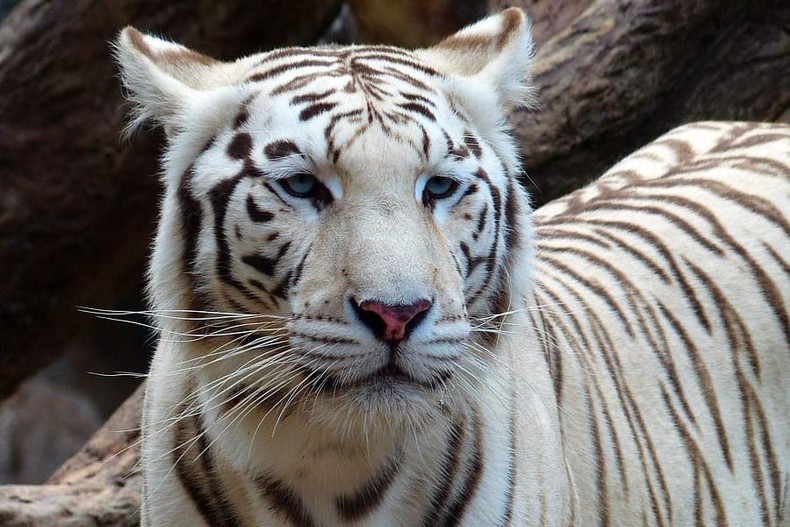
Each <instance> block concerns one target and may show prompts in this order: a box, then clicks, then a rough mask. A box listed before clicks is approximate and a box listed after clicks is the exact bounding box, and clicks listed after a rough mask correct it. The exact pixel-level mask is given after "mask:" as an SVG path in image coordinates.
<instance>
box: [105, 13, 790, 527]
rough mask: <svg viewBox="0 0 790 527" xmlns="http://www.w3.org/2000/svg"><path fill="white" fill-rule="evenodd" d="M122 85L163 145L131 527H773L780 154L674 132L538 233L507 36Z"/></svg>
mask: <svg viewBox="0 0 790 527" xmlns="http://www.w3.org/2000/svg"><path fill="white" fill-rule="evenodd" d="M117 56H118V58H119V62H120V64H121V67H122V77H123V81H124V84H125V86H126V88H127V89H128V92H129V95H130V98H131V100H132V101H133V102H134V103H135V112H136V113H135V114H134V123H135V124H139V123H141V122H143V121H145V120H148V119H153V120H155V121H156V122H157V123H159V124H161V125H162V126H164V128H165V130H166V132H167V136H168V144H167V150H166V153H165V156H164V160H163V165H164V170H163V179H164V185H165V189H166V192H165V196H164V199H163V202H162V213H161V220H160V225H159V231H158V234H157V237H156V243H155V246H154V253H153V257H152V260H151V266H150V296H151V302H152V306H153V309H152V312H153V315H154V317H155V320H156V323H157V325H158V327H159V328H160V342H159V347H158V349H157V351H156V354H155V357H154V360H153V364H152V368H151V372H150V375H149V379H148V385H147V391H146V399H145V411H144V423H143V447H142V468H143V476H144V491H143V508H142V523H143V525H147V526H152V525H156V526H167V525H190V526H194V527H197V526H200V525H209V526H247V525H250V526H251V525H259V526H264V525H265V526H277V525H281V526H286V525H288V526H327V527H328V526H333V525H337V526H342V525H355V526H363V525H368V526H434V525H441V526H451V525H464V526H484V525H485V526H488V525H516V526H532V525H534V526H539V525H540V526H565V525H581V526H588V525H622V526H632V525H658V526H669V525H676V526H685V525H692V524H694V525H710V526H713V525H730V526H746V525H748V526H754V525H774V526H781V525H784V526H787V525H790V523H788V515H787V513H786V510H787V498H788V474H790V466H788V456H789V455H790V423H788V414H790V392H789V390H788V388H787V386H788V381H790V378H788V377H789V376H788V373H787V372H788V367H789V366H790V343H789V342H788V340H789V339H790V323H789V322H788V317H790V315H789V314H788V306H790V278H789V276H788V275H790V271H789V270H790V263H788V261H789V259H788V253H789V252H790V251H788V247H789V246H790V244H788V241H789V240H790V228H788V215H790V175H789V172H790V130H788V127H784V126H778V125H777V126H769V125H748V124H711V123H709V124H699V125H693V126H689V127H685V128H681V129H678V130H676V131H674V132H672V133H671V134H669V135H667V136H665V137H664V138H662V139H661V140H659V141H658V142H656V143H654V144H652V145H651V146H649V147H647V148H646V149H643V150H641V151H639V152H637V153H636V154H634V155H633V156H631V157H629V158H628V159H626V160H625V161H623V162H622V163H620V164H619V165H617V166H616V167H615V168H614V169H612V171H610V172H609V173H608V175H606V176H604V177H603V178H602V179H601V180H599V181H598V182H597V183H595V184H594V185H592V186H591V187H589V188H587V189H584V190H582V191H579V192H577V193H575V194H572V195H571V196H569V197H567V198H564V199H563V200H560V201H558V202H555V203H554V204H551V205H549V206H547V207H545V208H544V209H542V210H541V211H538V213H537V214H536V216H535V217H536V218H537V229H536V230H535V229H533V226H532V218H531V214H530V208H529V204H528V199H527V196H526V193H525V192H524V190H523V189H522V188H521V186H520V185H519V184H518V182H517V177H518V176H519V174H520V165H519V161H518V156H517V149H516V145H515V144H514V141H513V139H512V137H511V136H510V134H509V128H508V125H507V122H506V111H507V109H508V108H509V107H511V106H513V105H519V104H523V103H525V102H527V101H528V100H529V96H530V93H531V90H530V86H529V78H528V76H527V73H526V72H527V71H528V69H529V62H530V60H531V56H532V41H531V36H530V32H529V28H528V22H527V20H526V17H525V15H524V14H523V13H522V12H521V11H520V10H518V9H508V10H506V11H503V12H502V13H501V14H499V15H496V16H492V17H490V18H488V19H485V20H483V21H481V22H479V23H477V24H475V25H473V26H470V27H469V28H466V29H464V30H462V31H461V32H459V33H457V34H455V35H453V36H451V37H449V38H448V39H446V40H444V41H443V42H441V43H440V44H438V45H436V46H434V47H432V48H429V49H423V50H417V51H413V52H412V51H405V50H401V49H398V48H392V47H385V46H352V47H317V48H286V49H281V50H275V51H272V52H268V53H261V54H257V55H252V56H250V57H245V58H242V59H239V60H237V61H235V62H230V63H222V62H217V61H214V60H213V59H210V58H208V57H205V56H203V55H200V54H198V53H196V52H193V51H190V50H187V49H186V48H184V47H181V46H179V45H176V44H172V43H169V42H166V41H163V40H160V39H157V38H154V37H150V36H145V35H143V34H141V33H139V32H137V31H136V30H134V29H132V28H127V29H126V30H124V31H123V32H122V34H121V36H120V38H119V40H118V42H117ZM535 240H537V241H535Z"/></svg>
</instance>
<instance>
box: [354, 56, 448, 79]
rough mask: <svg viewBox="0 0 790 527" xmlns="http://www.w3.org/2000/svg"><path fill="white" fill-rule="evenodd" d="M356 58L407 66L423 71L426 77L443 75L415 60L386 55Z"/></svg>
mask: <svg viewBox="0 0 790 527" xmlns="http://www.w3.org/2000/svg"><path fill="white" fill-rule="evenodd" d="M354 58H360V59H364V60H373V61H382V62H386V63H390V64H398V65H400V66H406V67H408V68H412V69H415V70H417V71H421V72H422V73H425V74H426V75H430V76H432V77H441V74H440V73H439V72H438V71H436V70H435V69H433V68H431V67H430V66H427V65H425V64H421V63H419V62H417V61H415V60H409V59H407V58H399V57H395V56H393V55H391V54H385V53H370V54H368V53H364V54H363V53H359V54H355V56H354Z"/></svg>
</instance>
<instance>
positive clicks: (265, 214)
mask: <svg viewBox="0 0 790 527" xmlns="http://www.w3.org/2000/svg"><path fill="white" fill-rule="evenodd" d="M247 214H248V215H249V217H250V219H251V220H252V221H254V222H255V223H266V222H267V221H271V220H272V218H274V214H272V213H271V212H269V211H268V210H263V209H261V208H259V207H258V205H257V204H256V203H255V200H254V199H253V197H252V194H250V195H248V196H247Z"/></svg>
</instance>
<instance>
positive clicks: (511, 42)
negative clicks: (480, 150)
mask: <svg viewBox="0 0 790 527" xmlns="http://www.w3.org/2000/svg"><path fill="white" fill-rule="evenodd" d="M417 53H418V54H420V55H421V56H422V57H423V58H424V59H426V61H427V62H429V63H430V64H432V65H434V66H435V67H436V68H437V69H438V70H439V71H441V72H442V73H445V74H450V75H456V76H460V77H474V78H475V80H478V79H479V81H480V82H481V83H483V84H487V85H489V86H490V87H491V88H493V89H494V92H495V93H496V95H497V99H498V102H499V103H500V104H501V105H503V106H529V105H530V104H531V103H532V86H531V84H530V82H531V77H530V74H529V69H530V65H531V64H532V57H533V55H534V44H533V41H532V31H531V28H530V24H529V20H528V19H527V15H526V14H525V13H524V11H522V10H521V9H519V8H517V7H511V8H509V9H505V10H504V11H502V12H501V13H499V14H497V15H494V16H490V17H488V18H485V19H483V20H481V21H480V22H477V23H476V24H473V25H471V26H468V27H466V28H464V29H462V30H460V31H458V32H457V33H455V34H454V35H451V36H449V37H447V38H446V39H444V40H442V41H441V42H439V43H438V44H436V45H435V46H433V47H430V48H427V49H423V50H419V51H417Z"/></svg>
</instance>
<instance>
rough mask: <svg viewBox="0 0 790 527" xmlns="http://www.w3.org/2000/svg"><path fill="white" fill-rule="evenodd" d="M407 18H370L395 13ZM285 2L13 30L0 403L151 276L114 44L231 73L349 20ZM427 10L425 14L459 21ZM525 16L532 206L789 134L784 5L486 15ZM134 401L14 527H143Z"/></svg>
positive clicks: (143, 12) (151, 189) (128, 12)
mask: <svg viewBox="0 0 790 527" xmlns="http://www.w3.org/2000/svg"><path fill="white" fill-rule="evenodd" d="M352 3H353V5H354V7H355V8H356V9H357V11H358V13H359V14H360V16H358V17H357V22H358V24H359V34H360V35H363V36H365V35H367V36H368V37H369V38H372V39H375V40H382V39H385V38H389V37H386V35H387V34H391V33H392V31H391V30H390V29H386V28H385V29H381V28H377V27H375V26H376V24H377V23H378V22H376V20H377V18H376V16H369V15H364V16H363V15H362V13H363V12H364V13H370V12H375V10H374V9H373V7H375V6H372V4H373V2H372V1H367V0H358V1H357V0H355V1H354V2H352ZM395 3H396V2H395V0H392V3H389V4H387V2H383V0H382V1H379V2H376V4H377V5H379V8H380V9H384V12H387V9H390V10H391V9H392V5H395ZM274 4H279V2H264V3H261V2H242V1H238V2H234V3H230V2H216V3H210V2H209V3H205V2H201V3H199V4H195V5H193V3H191V2H181V1H179V2H169V3H161V2H154V3H151V2H133V1H130V0H125V1H119V2H113V3H111V4H108V3H95V2H88V1H83V0H79V1H73V2H68V3H66V2H58V1H49V2H45V1H43V0H27V1H26V2H25V3H23V4H22V5H21V6H20V7H19V8H18V9H17V12H15V13H14V15H13V16H14V19H15V22H14V23H13V24H10V23H9V22H6V23H5V24H4V25H3V26H2V27H1V28H0V93H3V95H4V97H3V98H2V102H0V185H2V188H0V199H2V200H3V201H2V208H0V210H2V213H0V253H2V254H3V255H6V258H5V259H4V260H3V261H2V262H0V276H3V277H8V278H4V280H5V281H4V282H3V285H2V290H0V317H2V320H3V321H4V322H3V325H2V330H0V331H1V333H0V341H1V342H3V351H2V354H1V355H0V397H2V396H3V395H7V394H8V393H10V391H11V390H12V389H13V387H14V386H15V385H16V383H17V382H18V381H19V380H20V379H22V378H23V377H25V376H26V375H28V374H29V373H31V372H32V371H34V370H35V369H36V368H38V367H40V366H41V365H43V364H44V363H46V362H47V361H49V360H51V359H52V357H54V356H55V355H56V354H57V353H58V350H59V349H60V347H59V344H60V343H62V342H63V341H64V340H65V339H66V338H67V337H68V335H69V334H70V333H75V332H78V331H79V326H75V312H74V311H73V308H72V307H73V306H74V305H79V304H91V305H96V306H100V307H111V306H112V304H113V302H114V301H115V300H116V299H118V298H120V296H121V295H122V294H124V292H125V291H126V289H128V288H129V284H134V286H135V287H136V286H137V284H138V282H137V280H134V279H130V276H131V277H134V276H138V275H139V273H140V270H141V268H142V262H143V259H144V256H143V255H144V253H145V252H146V251H147V245H148V240H149V235H150V232H151V230H152V228H153V221H154V217H155V206H156V195H157V182H156V180H155V178H154V177H152V176H151V174H153V173H155V170H156V169H155V158H156V152H157V149H158V146H159V142H160V140H161V139H160V136H159V135H157V134H144V135H142V134H141V135H140V136H138V137H136V138H135V140H134V141H133V143H132V144H119V143H118V140H117V137H118V132H119V130H120V128H121V125H122V121H123V118H122V110H121V104H120V96H119V89H118V86H117V84H116V80H115V77H114V68H113V66H112V64H111V62H110V60H109V57H108V48H107V46H106V41H107V40H108V39H110V38H111V37H112V36H113V34H114V33H115V32H116V31H117V29H118V28H120V27H121V26H123V25H125V24H127V23H130V22H131V23H133V24H136V25H138V26H139V27H141V28H142V29H146V30H158V31H159V32H161V33H163V34H166V35H168V36H170V37H172V38H174V39H176V40H179V41H181V42H184V43H186V44H188V45H192V46H195V47H196V48H197V49H199V50H200V51H203V52H206V53H209V54H213V55H215V56H219V57H225V58H231V57H235V56H237V55H240V54H243V53H245V52H249V51H253V50H254V49H256V48H266V47H269V46H272V45H274V44H285V43H293V42H306V41H309V40H311V39H312V38H314V37H315V36H316V34H317V33H318V29H319V28H321V27H323V25H324V24H325V22H326V21H327V20H328V19H329V18H331V15H332V13H334V11H333V10H334V8H335V7H336V6H335V3H334V2H328V1H327V2H320V1H318V0H316V1H313V2H290V3H288V4H285V3H283V5H285V6H286V8H285V9H284V10H283V11H282V12H287V13H291V14H293V18H289V19H284V18H282V17H279V18H278V17H277V16H274V15H272V14H271V13H272V12H273V11H270V10H269V8H270V6H272V5H274ZM382 4H385V5H384V8H381V7H380V5H382ZM428 4H430V5H429V6H428V7H425V9H427V10H429V11H430V9H432V8H431V7H430V6H434V7H435V5H438V4H441V5H442V6H444V7H441V9H450V8H451V7H452V6H453V5H454V4H453V3H452V2H450V1H449V0H447V1H444V2H434V3H431V2H428V3H426V5H428ZM514 4H515V5H522V6H524V7H526V9H527V11H528V12H530V14H531V16H532V18H533V22H534V27H535V34H536V38H537V40H538V42H539V44H540V47H539V51H538V53H537V56H536V60H535V68H534V74H535V78H536V82H537V84H538V85H540V86H541V92H540V101H541V103H540V108H539V110H535V111H530V112H525V111H522V112H517V113H515V114H514V116H513V119H514V122H515V124H516V127H517V134H518V138H519V139H520V141H521V144H522V150H523V156H524V160H525V164H526V168H527V172H528V174H529V176H530V178H531V183H529V184H530V185H532V189H533V195H534V197H535V201H536V203H537V204H541V203H544V202H546V201H548V200H550V199H553V198H555V197H558V196H560V195H562V194H565V193H566V192H568V191H569V190H572V189H574V188H577V187H578V186H580V185H582V184H583V183H585V182H587V181H589V180H590V179H592V178H593V177H595V176H596V175H597V174H600V173H602V172H603V171H604V169H605V168H606V167H608V166H609V165H611V164H612V163H613V162H614V161H616V160H617V159H619V158H621V157H623V156H624V155H626V154H627V153H628V152H630V151H632V150H634V149H635V148H637V147H638V146H640V145H642V144H644V143H646V142H647V141H649V140H651V139H653V138H654V137H656V136H658V135H659V134H660V133H662V132H664V131H665V130H667V129H670V128H672V127H674V126H676V125H679V124H681V123H684V122H687V121H691V120H696V119H739V120H763V121H772V120H784V121H787V120H788V119H790V91H788V90H787V86H789V85H790V33H788V32H787V30H786V28H787V27H788V26H790V4H788V3H787V2H784V1H773V0H765V1H763V2H751V3H749V2H732V1H729V0H641V1H633V0H557V1H556V2H546V1H545V0H523V1H521V2H502V1H498V0H489V2H488V4H485V2H484V1H483V0H481V1H480V3H479V4H477V5H480V6H485V5H487V6H488V8H490V9H495V8H496V9H499V8H501V7H505V6H507V5H514ZM110 5H111V7H110ZM196 5H199V7H196ZM388 6H389V7H388ZM447 6H450V7H447ZM278 7H281V6H278ZM429 8H430V9H429ZM404 9H405V8H404ZM441 9H440V11H441ZM442 12H444V11H442ZM294 13H301V14H302V15H304V16H306V17H307V18H300V17H299V16H297V15H295V14H294ZM280 14H281V13H280V12H278V16H279V15H280ZM289 16H291V15H289ZM297 18H298V19H299V21H298V22H296V20H297ZM187 20H188V21H189V23H185V21H187ZM467 21H468V20H461V19H460V17H456V19H453V20H451V21H450V22H448V23H444V22H443V23H441V24H438V23H435V24H433V23H429V22H424V23H423V22H420V23H418V25H420V28H419V30H418V31H415V33H414V34H415V35H416V36H413V35H412V36H409V37H408V38H409V39H412V43H416V44H419V45H422V44H425V43H429V42H431V41H435V40H437V39H438V38H439V37H440V36H441V35H440V34H438V33H437V31H438V30H437V29H436V28H439V27H440V28H441V31H442V33H445V32H446V30H449V29H452V28H450V26H452V25H455V24H461V23H466V22H467ZM432 24H433V25H432ZM426 28H427V29H426ZM388 31H389V33H387V32H388ZM42 35H45V36H46V38H41V36H42ZM381 35H385V36H381ZM250 43H254V44H250ZM8 255H12V256H13V258H8V257H7V256H8ZM140 399H141V392H140V391H138V392H136V394H135V395H134V396H133V397H132V399H130V401H128V402H127V404H126V406H124V407H123V408H122V409H121V410H120V411H119V412H118V413H117V414H116V415H115V416H114V417H113V421H111V422H110V423H108V425H106V426H105V428H104V429H102V431H100V432H99V433H98V434H97V435H96V437H94V439H93V440H92V441H91V443H89V445H88V446H87V447H86V448H85V449H84V450H83V451H82V452H81V453H80V454H79V455H78V456H77V457H75V458H74V459H72V460H71V461H70V462H69V463H67V464H66V466H64V467H63V468H62V469H61V470H60V471H59V472H58V473H57V474H56V475H55V476H54V477H53V479H52V480H51V481H50V483H49V484H47V485H44V486H40V487H32V486H31V487H22V486H16V487H5V488H2V487H0V524H2V525H52V524H57V525H74V526H77V525H80V526H81V525H86V526H87V525H97V524H98V525H123V526H126V525H129V526H131V525H135V524H136V522H137V521H138V518H137V516H136V510H137V505H138V500H139V476H138V475H137V473H136V472H134V471H133V467H134V463H135V456H136V450H135V449H130V450H126V451H123V453H122V454H120V455H119V456H117V457H113V455H114V454H115V453H117V452H121V451H122V449H123V447H124V446H125V445H130V444H132V443H134V441H136V439H137V436H136V435H135V433H134V432H127V433H122V434H120V435H119V434H117V433H113V432H112V431H113V430H134V429H136V427H137V426H138V423H139V409H140ZM129 474H131V476H130V475H129Z"/></svg>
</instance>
